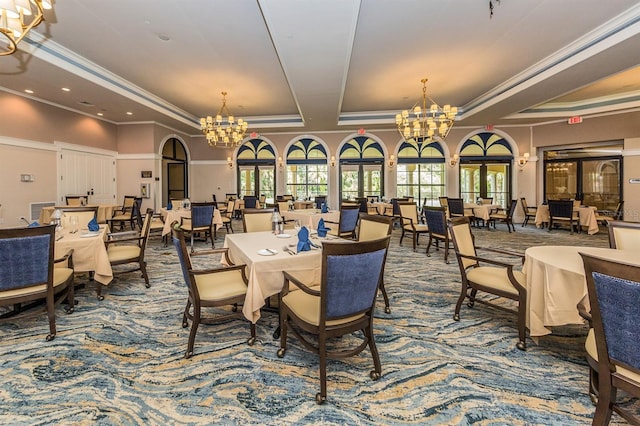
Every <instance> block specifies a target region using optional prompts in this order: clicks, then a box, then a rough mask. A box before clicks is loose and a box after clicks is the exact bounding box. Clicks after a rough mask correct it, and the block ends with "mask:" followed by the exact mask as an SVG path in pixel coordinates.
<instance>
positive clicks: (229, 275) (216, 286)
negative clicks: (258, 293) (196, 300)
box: [196, 269, 247, 301]
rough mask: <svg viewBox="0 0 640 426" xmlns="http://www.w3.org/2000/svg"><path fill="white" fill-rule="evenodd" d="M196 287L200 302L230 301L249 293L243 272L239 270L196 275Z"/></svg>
mask: <svg viewBox="0 0 640 426" xmlns="http://www.w3.org/2000/svg"><path fill="white" fill-rule="evenodd" d="M196 286H197V287H198V293H199V294H200V300H208V301H218V300H223V299H228V298H230V297H235V296H241V295H243V294H245V293H246V292H247V286H246V284H245V283H244V281H243V280H242V272H241V271H240V270H238V269H234V270H227V271H224V270H223V271H222V272H215V273H211V274H203V275H196Z"/></svg>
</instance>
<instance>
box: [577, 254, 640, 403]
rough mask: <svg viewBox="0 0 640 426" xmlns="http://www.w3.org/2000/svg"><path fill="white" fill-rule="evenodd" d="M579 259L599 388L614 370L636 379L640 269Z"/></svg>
mask: <svg viewBox="0 0 640 426" xmlns="http://www.w3.org/2000/svg"><path fill="white" fill-rule="evenodd" d="M580 255H581V256H582V260H583V263H584V270H585V277H586V279H587V289H588V295H589V303H590V305H591V317H592V326H593V331H594V334H595V339H596V350H597V353H598V360H597V361H598V373H599V376H600V377H599V379H600V384H601V385H602V382H603V381H610V380H611V378H610V374H616V373H615V372H616V369H617V367H622V368H623V369H631V371H632V372H633V373H634V374H636V375H638V374H640V328H638V323H637V318H638V316H640V305H638V300H640V267H639V266H636V265H629V264H624V263H619V262H614V261H610V260H606V259H601V258H598V257H595V256H591V255H587V254H583V253H581V254H580ZM618 377H619V376H618ZM639 387H640V386H639V385H638V383H637V382H636V383H635V394H636V395H639V394H640V389H639ZM625 390H626V389H625ZM612 403H615V401H612Z"/></svg>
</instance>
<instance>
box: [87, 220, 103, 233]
mask: <svg viewBox="0 0 640 426" xmlns="http://www.w3.org/2000/svg"><path fill="white" fill-rule="evenodd" d="M87 227H88V228H89V231H91V232H98V231H99V230H100V225H98V221H97V220H96V218H95V217H94V218H93V219H91V220H90V221H89V223H88V224H87Z"/></svg>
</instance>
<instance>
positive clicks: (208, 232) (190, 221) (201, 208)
mask: <svg viewBox="0 0 640 426" xmlns="http://www.w3.org/2000/svg"><path fill="white" fill-rule="evenodd" d="M214 209H215V204H214V203H213V202H206V203H191V217H183V218H181V221H180V229H182V230H183V231H184V232H186V233H188V234H190V235H191V253H193V239H194V236H195V234H196V233H203V234H204V241H205V242H206V241H207V237H208V238H210V239H211V248H213V247H214V243H213V240H214V239H215V238H216V235H215V229H214V226H213V210H214Z"/></svg>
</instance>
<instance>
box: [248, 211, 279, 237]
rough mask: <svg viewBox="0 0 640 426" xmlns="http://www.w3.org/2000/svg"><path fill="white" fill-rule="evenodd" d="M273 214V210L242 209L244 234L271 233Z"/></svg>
mask: <svg viewBox="0 0 640 426" xmlns="http://www.w3.org/2000/svg"><path fill="white" fill-rule="evenodd" d="M273 212H274V210H273V209H244V215H243V216H242V226H243V228H244V232H263V231H271V230H272V226H273V223H272V219H273Z"/></svg>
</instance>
